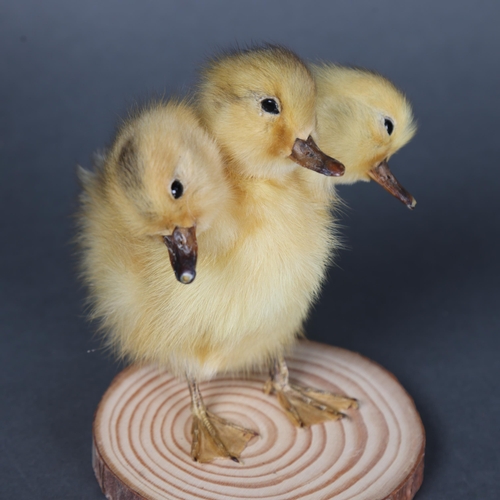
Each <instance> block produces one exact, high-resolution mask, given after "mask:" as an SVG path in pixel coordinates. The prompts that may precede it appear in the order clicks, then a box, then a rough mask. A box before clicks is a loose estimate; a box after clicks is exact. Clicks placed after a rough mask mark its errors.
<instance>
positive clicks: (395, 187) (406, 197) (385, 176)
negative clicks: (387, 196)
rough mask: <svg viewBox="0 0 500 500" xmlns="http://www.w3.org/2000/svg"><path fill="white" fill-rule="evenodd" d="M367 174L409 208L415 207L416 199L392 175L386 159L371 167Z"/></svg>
mask: <svg viewBox="0 0 500 500" xmlns="http://www.w3.org/2000/svg"><path fill="white" fill-rule="evenodd" d="M368 175H369V176H370V177H371V178H372V179H373V180H374V181H375V182H378V183H379V184H380V185H381V186H382V187H383V188H384V189H385V190H386V191H388V192H389V193H391V194H392V196H395V197H396V198H397V199H398V200H400V201H402V202H403V203H404V204H405V205H406V206H407V207H408V208H409V209H410V210H413V209H414V208H415V205H416V204H417V201H416V200H415V198H413V196H412V195H411V194H410V193H409V192H408V191H407V190H406V189H405V188H404V187H403V186H402V185H401V184H400V183H399V182H398V180H397V179H396V177H394V175H392V172H391V170H390V169H389V165H388V163H387V160H384V161H383V162H382V163H381V164H380V165H379V166H378V167H375V168H372V169H371V170H370V171H369V172H368Z"/></svg>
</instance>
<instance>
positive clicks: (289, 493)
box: [93, 342, 425, 500]
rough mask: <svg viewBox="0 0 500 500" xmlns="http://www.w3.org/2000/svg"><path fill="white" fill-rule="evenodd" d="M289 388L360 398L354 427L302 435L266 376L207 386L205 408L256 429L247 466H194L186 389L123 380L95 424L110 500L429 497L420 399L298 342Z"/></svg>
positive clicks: (131, 376) (148, 374) (146, 376)
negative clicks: (423, 488) (269, 391)
mask: <svg viewBox="0 0 500 500" xmlns="http://www.w3.org/2000/svg"><path fill="white" fill-rule="evenodd" d="M287 361H288V365H289V368H290V374H291V378H292V380H294V381H295V382H297V383H299V384H303V385H308V386H311V387H317V388H321V389H325V390H329V391H332V392H337V393H341V394H346V395H349V396H352V397H356V398H358V400H359V403H360V408H359V410H349V412H348V413H349V418H345V419H343V420H341V421H337V422H328V423H326V424H320V425H315V426H313V427H311V428H309V429H299V428H296V427H295V426H294V425H293V424H292V423H291V422H290V421H289V420H288V419H287V417H286V416H285V414H284V413H283V411H282V410H281V408H280V407H279V406H278V403H277V401H276V399H275V398H273V397H270V396H266V395H265V394H264V393H263V391H262V386H263V383H264V381H265V379H266V375H264V374H263V375H258V374H256V375H251V376H249V377H245V378H230V377H221V378H218V379H215V380H212V381H210V382H208V383H202V384H201V385H200V387H201V391H202V394H203V397H204V399H205V402H206V404H207V406H208V408H209V409H210V410H211V411H213V412H215V413H217V414H218V415H220V416H222V417H224V418H227V419H230V420H232V421H234V422H236V423H238V424H241V425H242V426H244V427H248V428H250V429H255V430H258V431H259V433H260V437H258V438H254V439H253V440H252V441H251V442H250V443H249V445H248V447H247V448H246V449H245V450H244V452H243V453H242V456H241V458H242V463H241V464H236V463H234V462H231V461H230V460H217V461H215V462H213V463H209V464H198V463H195V462H193V461H192V460H191V457H190V446H191V437H190V429H191V416H190V397H189V392H188V388H187V384H186V383H185V382H184V381H180V380H176V379H175V378H173V377H172V376H171V375H169V374H168V373H164V372H160V371H158V370H157V369H153V368H150V367H142V368H137V367H130V368H127V369H126V370H124V371H123V372H122V373H120V374H119V375H118V376H117V377H116V379H115V380H114V381H113V383H112V384H111V386H110V388H109V389H108V391H107V392H106V394H105V395H104V397H103V399H102V401H101V403H100V405H99V407H98V410H97V413H96V417H95V421H94V448H93V465H94V471H95V473H96V477H97V479H98V481H99V484H100V485H101V488H102V489H103V491H104V493H105V494H106V498H108V499H110V500H138V499H182V500H186V499H207V500H219V499H220V500H222V499H224V500H227V499H238V500H239V499H255V498H259V499H268V500H292V499H297V500H298V499H310V500H323V499H329V498H335V499H336V500H347V499H350V500H382V499H385V500H409V499H411V498H413V497H414V495H415V493H416V491H417V490H418V488H419V487H420V485H421V483H422V478H423V468H424V462H423V458H424V446H425V434H424V429H423V426H422V423H421V420H420V417H419V415H418V413H417V411H416V409H415V405H414V404H413V401H412V399H411V398H410V397H409V396H408V394H407V393H406V392H405V390H404V389H403V388H402V387H401V385H400V384H399V383H398V381H397V380H396V378H395V377H394V376H393V375H391V374H390V373H389V372H387V371H386V370H385V369H383V368H382V367H381V366H379V365H377V364H376V363H374V362H372V361H370V360H369V359H367V358H364V357H362V356H360V355H359V354H355V353H352V352H349V351H346V350H343V349H339V348H334V347H329V346H326V345H322V344H317V343H313V342H301V343H300V344H299V345H298V346H297V348H296V349H295V350H294V351H293V353H292V354H291V355H290V356H288V357H287Z"/></svg>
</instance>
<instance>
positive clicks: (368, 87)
mask: <svg viewBox="0 0 500 500" xmlns="http://www.w3.org/2000/svg"><path fill="white" fill-rule="evenodd" d="M312 70H313V73H314V75H315V78H316V82H317V86H318V133H319V136H320V138H321V139H320V144H321V147H323V148H324V149H325V151H326V152H327V153H329V154H333V155H335V157H336V158H338V159H339V160H340V161H342V162H343V163H344V165H345V167H346V171H345V174H344V176H343V177H342V178H341V179H339V181H338V182H339V183H345V184H351V183H353V182H357V181H359V180H364V181H369V180H370V179H372V180H374V181H376V182H377V183H379V184H380V185H382V187H384V188H385V189H386V190H388V191H389V192H390V193H391V194H392V195H394V196H395V197H397V198H398V199H400V200H401V201H402V202H403V203H405V205H407V206H408V207H409V208H414V206H415V204H416V201H415V199H414V198H413V196H411V194H410V193H408V191H406V190H405V189H404V188H403V187H402V186H401V184H399V182H398V181H397V180H396V178H395V177H394V176H393V174H392V173H391V171H390V170H389V166H388V161H389V158H390V157H391V156H392V155H393V154H394V153H396V152H397V151H398V150H399V149H400V148H402V147H403V146H404V145H405V144H407V143H408V142H409V141H410V140H411V138H412V137H413V136H414V135H415V131H416V126H415V123H414V121H413V114H412V110H411V106H410V103H409V102H408V100H407V99H406V98H405V96H404V95H403V94H402V92H401V91H399V90H398V89H397V88H396V87H395V86H394V85H393V84H392V83H391V82H390V81H389V80H387V79H386V78H384V77H382V76H381V75H379V74H376V73H373V72H371V71H367V70H362V69H357V68H347V67H341V66H335V65H324V66H313V67H312Z"/></svg>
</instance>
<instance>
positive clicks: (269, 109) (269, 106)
mask: <svg viewBox="0 0 500 500" xmlns="http://www.w3.org/2000/svg"><path fill="white" fill-rule="evenodd" d="M260 106H261V108H262V109H263V110H264V111H265V112H266V113H271V114H272V115H279V114H280V110H279V108H278V103H277V102H276V101H275V100H274V99H264V100H262V101H260Z"/></svg>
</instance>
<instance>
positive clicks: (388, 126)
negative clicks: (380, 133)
mask: <svg viewBox="0 0 500 500" xmlns="http://www.w3.org/2000/svg"><path fill="white" fill-rule="evenodd" d="M384 127H385V129H386V130H387V133H388V134H389V135H391V134H392V131H393V130H394V123H392V121H391V120H389V118H386V119H385V120H384Z"/></svg>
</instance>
